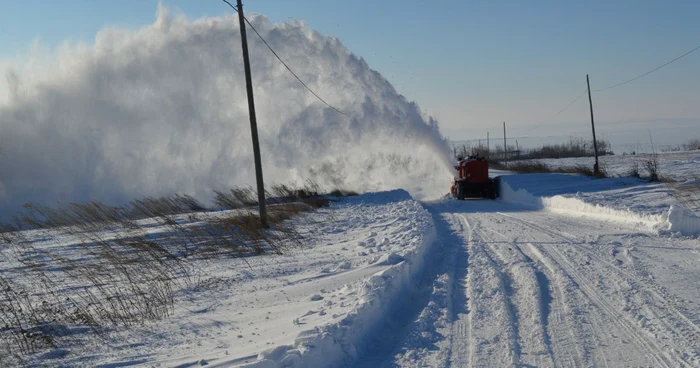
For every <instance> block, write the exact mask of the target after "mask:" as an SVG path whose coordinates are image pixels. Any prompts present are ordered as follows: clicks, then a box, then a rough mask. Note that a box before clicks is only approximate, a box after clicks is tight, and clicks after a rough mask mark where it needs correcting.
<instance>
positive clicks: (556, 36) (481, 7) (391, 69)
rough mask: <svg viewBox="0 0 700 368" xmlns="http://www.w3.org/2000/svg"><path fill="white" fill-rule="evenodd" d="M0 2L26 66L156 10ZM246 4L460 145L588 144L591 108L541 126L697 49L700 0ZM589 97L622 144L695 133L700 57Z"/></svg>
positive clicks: (0, 29) (193, 8) (0, 30)
mask: <svg viewBox="0 0 700 368" xmlns="http://www.w3.org/2000/svg"><path fill="white" fill-rule="evenodd" d="M163 3H164V4H165V5H166V6H168V7H170V8H171V9H173V10H174V11H177V12H182V13H185V14H186V15H187V16H188V17H190V18H198V17H201V16H217V15H221V14H225V13H231V12H232V10H231V9H230V8H229V7H228V6H227V5H225V4H224V3H223V2H221V1H220V0H199V1H194V0H188V1H185V0H167V1H163ZM0 4H1V5H2V7H1V8H2V9H3V11H2V13H0V59H14V60H21V59H22V55H24V54H26V52H27V50H28V49H29V47H30V45H31V44H32V43H33V42H38V43H39V44H40V45H42V46H43V47H46V48H49V49H52V48H54V47H56V46H57V45H59V44H60V43H61V42H63V41H65V40H70V41H83V42H88V43H89V42H91V40H92V39H94V36H95V34H96V33H97V32H98V31H99V29H100V28H102V27H104V26H106V25H116V26H121V27H132V28H135V27H139V26H141V25H145V24H149V23H152V22H153V20H154V19H155V11H156V7H157V4H158V2H157V1H150V0H123V1H103V0H72V1H67V0H64V1H37V0H25V1H10V0H0ZM244 5H245V9H246V11H247V12H255V13H259V14H263V15H265V16H267V17H268V18H270V19H271V20H273V21H276V22H282V21H286V20H289V19H303V20H305V21H306V22H307V23H308V25H309V26H310V27H311V28H314V29H317V30H319V31H321V32H323V33H326V34H330V35H333V36H335V37H337V38H339V39H340V40H341V41H342V42H343V43H345V45H346V46H347V47H348V48H349V49H350V50H351V51H352V52H353V53H355V54H357V55H359V56H362V57H363V58H365V59H366V60H367V62H368V63H369V65H370V66H371V67H373V68H374V69H376V70H378V71H380V72H381V73H382V74H383V75H384V76H385V77H386V78H388V79H389V80H390V81H391V82H392V83H393V84H394V86H395V87H396V88H397V89H398V91H399V92H401V93H403V94H404V95H405V96H406V97H407V98H409V99H411V100H416V101H417V102H418V103H419V104H420V105H421V107H422V108H423V109H424V110H425V111H426V112H428V113H429V114H431V115H434V116H436V117H437V118H438V120H439V121H440V123H441V127H442V128H443V131H444V132H445V133H446V135H448V136H450V137H451V138H456V139H459V138H465V137H466V136H470V137H474V136H485V135H486V132H487V131H490V132H491V136H492V137H493V136H498V135H499V134H500V124H501V122H502V121H507V122H508V124H509V131H512V133H509V135H512V136H536V135H551V134H559V135H567V134H568V135H578V134H586V133H587V129H588V125H587V124H588V122H589V119H590V117H589V115H588V104H587V102H588V101H587V99H586V98H581V99H580V100H579V101H578V102H577V103H576V104H574V105H572V107H571V108H570V109H568V110H567V111H565V112H564V113H562V114H561V115H560V116H558V117H557V118H556V119H554V120H552V121H545V120H546V119H547V118H549V117H551V116H552V115H553V114H554V113H556V112H557V111H558V110H560V109H561V108H562V107H564V106H565V105H566V104H567V103H568V102H570V101H571V100H572V99H573V98H574V97H576V96H577V95H578V94H579V93H580V92H582V91H584V90H585V88H586V86H585V76H586V74H587V73H588V74H590V75H591V83H592V88H593V89H596V88H602V87H607V86H609V85H613V84H616V83H617V82H619V81H621V80H625V79H628V78H631V77H634V76H636V75H638V74H641V73H643V72H645V71H647V70H649V69H651V68H653V67H655V66H658V65H660V64H663V63H664V62H666V61H668V60H670V59H672V58H674V57H676V56H678V55H680V54H683V53H684V52H686V51H688V50H690V49H692V48H694V47H695V46H698V45H700V28H699V27H698V22H697V14H700V2H698V1H690V0H683V1H681V0H679V1H673V2H662V1H647V0H638V1H632V0H624V1H623V0H620V1H579V2H570V1H529V2H525V1H467V0H461V1H453V0H444V1H437V2H434V3H433V4H431V3H430V2H426V1H412V0H411V1H406V0H404V1H398V0H381V1H365V0H358V1H347V0H346V1H332V0H297V1H289V0H284V1H281V0H277V1H273V0H250V1H248V2H246V3H244ZM282 56H283V55H282ZM593 99H594V106H595V108H596V120H597V121H599V122H600V124H601V128H600V130H601V132H603V134H606V131H610V132H612V130H611V129H613V128H614V127H616V126H617V127H621V126H624V128H619V129H618V130H619V131H618V134H625V129H626V130H631V129H637V126H640V127H641V126H644V127H645V128H644V129H647V127H648V126H654V127H657V128H658V127H662V128H664V127H666V128H668V129H676V128H678V129H691V130H692V128H693V127H694V124H695V122H697V128H700V104H698V103H697V102H698V101H700V51H697V52H696V53H694V54H691V55H689V56H688V57H686V58H684V59H681V60H679V61H677V62H676V63H674V64H672V65H670V66H668V67H667V68H664V69H662V70H660V71H658V72H656V73H653V74H651V75H649V76H648V77H645V78H643V79H640V80H638V81H635V82H632V83H629V84H627V85H625V86H622V87H619V88H616V89H612V90H610V91H605V92H599V93H595V94H594V96H593ZM543 121H544V123H543ZM679 121H681V122H683V123H678V122H679ZM623 122H624V124H623ZM630 122H632V123H630ZM637 123H638V125H635V124H637ZM606 124H608V125H606ZM674 124H675V125H674ZM681 126H682V128H681ZM533 127H537V128H535V129H533ZM688 127H690V128H688ZM606 129H608V130H606ZM467 131H468V132H469V133H468V134H463V132H467ZM696 131H700V129H697V130H696ZM610 134H612V133H610ZM695 135H697V133H696V134H695Z"/></svg>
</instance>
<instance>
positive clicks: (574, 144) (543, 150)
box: [525, 138, 614, 158]
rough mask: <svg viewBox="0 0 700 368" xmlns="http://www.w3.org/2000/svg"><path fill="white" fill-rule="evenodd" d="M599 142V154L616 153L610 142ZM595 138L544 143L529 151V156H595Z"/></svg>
mask: <svg viewBox="0 0 700 368" xmlns="http://www.w3.org/2000/svg"><path fill="white" fill-rule="evenodd" d="M596 141H597V143H598V155H600V156H603V155H612V154H614V153H613V152H612V150H611V148H610V142H606V141H601V140H596ZM594 155H595V150H594V146H593V140H592V139H591V140H585V139H580V138H579V139H572V140H570V141H569V142H568V143H561V144H550V145H544V146H542V147H540V148H534V149H530V150H528V151H527V154H526V155H525V156H526V157H527V158H568V157H589V156H594Z"/></svg>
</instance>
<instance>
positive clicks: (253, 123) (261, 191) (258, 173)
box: [238, 0, 269, 228]
mask: <svg viewBox="0 0 700 368" xmlns="http://www.w3.org/2000/svg"><path fill="white" fill-rule="evenodd" d="M238 23H240V25H241V47H242V48H243V64H244V67H245V85H246V89H247V90H248V112H249V114H250V133H251V135H252V136H253V158H254V160H255V180H256V182H257V184H258V206H259V210H260V224H261V225H262V227H263V228H268V227H269V226H268V224H267V211H266V210H265V184H264V183H263V171H262V160H261V159H260V142H259V141H258V123H257V119H256V118H255V100H254V99H253V78H252V77H251V74H250V59H249V57H248V39H247V38H246V34H245V16H244V15H243V4H241V0H238Z"/></svg>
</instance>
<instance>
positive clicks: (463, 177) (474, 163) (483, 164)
mask: <svg viewBox="0 0 700 368" xmlns="http://www.w3.org/2000/svg"><path fill="white" fill-rule="evenodd" d="M454 168H455V170H457V175H456V176H455V178H454V181H453V182H452V187H451V188H450V193H452V196H453V197H455V198H457V199H459V200H463V199H466V198H489V199H496V198H497V197H498V194H499V191H498V189H499V184H500V178H499V177H495V178H489V163H488V162H487V161H486V160H485V159H484V158H483V157H479V156H478V155H477V156H470V157H469V158H466V159H460V160H459V162H458V163H457V165H455V166H454Z"/></svg>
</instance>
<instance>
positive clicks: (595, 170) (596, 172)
mask: <svg viewBox="0 0 700 368" xmlns="http://www.w3.org/2000/svg"><path fill="white" fill-rule="evenodd" d="M586 85H587V86H588V104H589V106H590V107H591V128H592V129H593V151H594V152H595V164H594V165H593V175H595V176H598V175H599V174H600V169H599V167H598V141H596V139H595V123H594V122H593V99H591V82H590V81H589V80H588V74H586Z"/></svg>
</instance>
